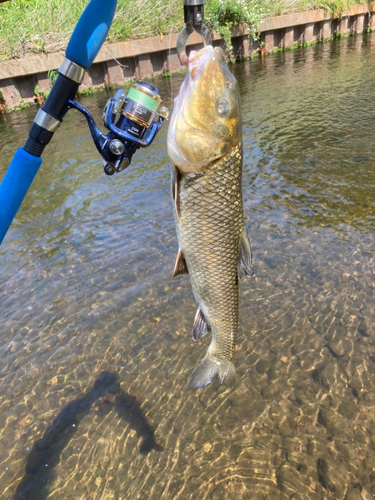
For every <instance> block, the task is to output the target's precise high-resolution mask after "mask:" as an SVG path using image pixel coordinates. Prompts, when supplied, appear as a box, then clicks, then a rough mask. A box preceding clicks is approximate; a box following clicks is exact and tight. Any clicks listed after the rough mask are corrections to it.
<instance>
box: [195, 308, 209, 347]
mask: <svg viewBox="0 0 375 500" xmlns="http://www.w3.org/2000/svg"><path fill="white" fill-rule="evenodd" d="M208 332H211V326H210V325H209V323H208V321H207V319H206V316H205V315H204V314H203V312H202V309H201V307H200V306H199V307H198V311H197V314H196V315H195V318H194V323H193V329H192V331H191V336H192V337H193V340H194V341H197V340H198V339H200V338H201V337H203V335H206V333H208Z"/></svg>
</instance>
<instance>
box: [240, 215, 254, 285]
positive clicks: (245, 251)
mask: <svg viewBox="0 0 375 500" xmlns="http://www.w3.org/2000/svg"><path fill="white" fill-rule="evenodd" d="M251 262H252V256H251V246H250V241H249V238H248V236H247V232H246V227H245V225H244V226H243V230H242V233H241V241H240V253H239V258H238V267H237V269H238V277H239V278H242V276H252V275H253V274H254V269H253V265H252V263H251Z"/></svg>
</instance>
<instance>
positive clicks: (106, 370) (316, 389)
mask: <svg viewBox="0 0 375 500" xmlns="http://www.w3.org/2000/svg"><path fill="white" fill-rule="evenodd" d="M231 70H232V71H233V73H234V75H235V76H236V78H237V79H238V82H239V87H240V93H241V99H242V110H243V134H244V170H243V194H244V211H245V217H246V224H247V227H248V232H249V235H250V238H251V242H252V250H253V259H254V269H255V276H254V277H252V278H246V279H243V280H242V281H241V290H240V318H239V332H238V340H237V352H236V359H235V365H236V370H237V382H236V385H235V387H234V388H230V389H227V388H225V387H221V386H220V385H219V384H217V383H215V384H211V385H210V386H208V387H206V388H204V389H200V390H197V391H189V392H186V391H185V386H186V383H187V381H188V379H189V376H190V374H191V372H192V370H193V369H194V367H195V366H196V365H197V363H198V362H199V360H200V359H201V358H202V356H203V355H204V353H205V350H206V348H207V346H208V343H209V339H208V338H207V337H204V338H203V339H202V340H201V341H199V342H197V343H194V342H193V341H192V339H191V327H192V324H193V320H194V315H195V312H196V303H195V301H194V298H193V295H192V292H191V286H190V282H189V279H188V277H187V276H181V277H178V278H176V279H172V277H171V275H172V271H173V267H174V262H175V258H176V255H177V250H178V245H177V240H176V234H175V227H174V220H173V213H172V205H171V200H170V164H169V160H168V158H167V154H166V134H167V126H165V127H164V128H163V129H162V130H161V132H160V133H159V135H158V137H157V139H156V140H155V142H154V143H153V145H152V146H151V147H150V148H148V149H147V150H143V151H140V152H138V153H137V154H136V155H135V156H134V160H133V163H132V165H131V166H130V167H129V168H128V169H127V170H126V171H124V172H122V173H121V174H116V175H114V176H112V177H107V176H105V174H104V172H103V169H102V166H101V160H100V157H99V155H98V153H97V152H96V150H95V147H94V144H93V142H92V140H91V137H90V135H89V132H88V128H87V126H86V121H85V119H84V118H83V117H82V116H81V115H80V114H78V113H77V112H75V111H70V112H69V113H68V115H67V116H66V118H65V119H64V123H63V125H62V126H61V127H60V129H59V130H58V131H57V133H56V134H55V137H54V139H53V141H52V143H51V144H50V145H49V146H48V147H47V148H46V150H45V153H44V155H43V164H42V166H41V168H40V170H39V173H38V174H37V177H36V178H35V181H34V183H33V184H32V187H31V189H30V191H29V193H28V194H27V197H26V199H25V201H24V203H23V205H22V207H21V209H20V211H19V213H18V215H17V218H16V220H15V221H14V223H13V225H12V227H11V229H10V231H9V232H8V234H7V236H6V238H5V239H4V242H3V244H2V245H1V247H0V287H1V288H0V290H1V292H0V298H1V300H0V318H1V319H0V325H1V326H0V339H1V342H0V491H1V492H2V493H1V495H0V496H1V498H2V499H4V500H8V499H22V498H23V499H27V500H43V499H47V498H48V499H49V500H58V499H64V500H73V499H74V500H76V499H82V500H83V499H85V500H86V499H89V498H90V499H96V500H99V499H100V500H104V499H106V500H109V499H111V500H112V499H113V500H120V499H122V500H125V499H126V500H130V499H131V500H133V499H134V500H135V499H139V500H143V499H146V498H147V499H148V498H150V499H159V498H160V499H168V500H170V499H181V500H185V499H192V500H195V499H199V500H203V499H212V500H221V499H224V500H231V499H238V498H243V499H245V500H246V499H248V500H265V499H268V500H278V499H281V500H284V499H285V500H286V499H291V498H293V499H294V500H305V499H306V500H322V499H324V500H325V499H327V500H330V499H344V498H345V499H346V500H360V499H364V500H368V499H371V498H373V496H372V495H375V466H374V464H375V417H374V415H375V305H374V304H375V302H374V294H375V258H374V251H375V141H374V137H375V119H374V118H375V111H374V105H373V103H374V96H375V78H374V77H375V33H372V34H365V35H363V36H362V35H360V36H355V37H349V38H347V39H344V40H340V41H337V40H336V41H332V42H327V43H324V44H317V45H314V46H312V47H307V48H300V49H296V50H294V51H288V52H283V53H278V54H274V55H272V56H268V57H266V58H265V59H255V60H253V61H245V62H242V63H238V64H235V65H232V66H231ZM182 81H183V76H173V78H172V79H170V78H167V79H157V80H155V81H154V84H155V85H156V86H157V87H158V89H159V92H160V95H161V97H162V98H163V102H164V105H166V106H167V107H169V108H170V109H171V108H172V103H171V99H172V97H175V96H176V95H177V92H178V88H179V86H180V85H181V83H182ZM114 93H115V91H104V92H99V93H97V94H95V95H92V96H90V97H86V98H83V99H82V100H81V104H83V105H84V106H86V107H87V108H88V109H89V110H90V111H91V112H92V113H93V116H94V118H95V120H96V121H97V123H98V124H100V123H101V115H102V110H103V107H104V105H105V103H106V101H107V99H108V98H109V97H110V96H112V95H114ZM35 113H36V109H35V108H29V109H25V110H23V111H20V112H17V113H12V114H9V115H7V117H6V118H7V120H6V121H5V120H4V118H3V117H0V134H1V145H0V153H1V166H0V177H2V176H3V174H4V173H5V171H6V168H7V165H8V164H9V163H10V161H11V158H12V157H13V154H14V152H15V150H16V148H17V147H19V146H22V145H23V143H24V141H25V138H26V137H27V132H28V129H29V127H30V124H31V123H32V121H33V118H34V116H35ZM53 423H54V424H53Z"/></svg>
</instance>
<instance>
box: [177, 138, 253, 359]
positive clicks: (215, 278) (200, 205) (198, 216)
mask: <svg viewBox="0 0 375 500" xmlns="http://www.w3.org/2000/svg"><path fill="white" fill-rule="evenodd" d="M241 173H242V149H241V147H240V146H238V147H236V148H234V149H233V150H232V151H231V153H230V154H228V155H226V156H224V157H223V158H221V159H220V160H219V161H218V162H217V163H212V164H210V165H209V166H207V167H206V168H205V169H203V171H201V172H200V173H198V174H185V175H182V176H181V180H180V202H179V210H180V215H179V221H178V234H179V242H180V249H181V251H182V253H183V254H184V257H185V260H186V263H187V268H188V270H189V275H190V279H191V283H192V287H193V293H194V296H195V298H196V300H197V301H198V302H199V304H200V306H201V308H202V311H203V313H204V315H205V317H206V318H207V320H208V323H209V325H210V326H211V330H212V343H211V346H210V348H209V352H210V354H211V355H212V356H214V357H215V358H217V359H218V360H223V359H226V360H233V356H234V350H235V339H236V334H237V326H238V272H237V263H238V258H239V250H240V238H241V233H242V230H243V227H244V220H243V207H242V189H241Z"/></svg>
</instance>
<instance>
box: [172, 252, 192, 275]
mask: <svg viewBox="0 0 375 500" xmlns="http://www.w3.org/2000/svg"><path fill="white" fill-rule="evenodd" d="M181 274H189V271H188V268H187V265H186V260H185V257H184V254H183V253H182V252H181V250H180V249H179V250H178V254H177V259H176V264H175V265H174V271H173V276H172V277H173V278H175V277H176V276H180V275H181Z"/></svg>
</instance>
